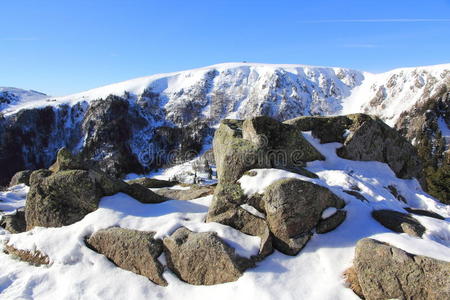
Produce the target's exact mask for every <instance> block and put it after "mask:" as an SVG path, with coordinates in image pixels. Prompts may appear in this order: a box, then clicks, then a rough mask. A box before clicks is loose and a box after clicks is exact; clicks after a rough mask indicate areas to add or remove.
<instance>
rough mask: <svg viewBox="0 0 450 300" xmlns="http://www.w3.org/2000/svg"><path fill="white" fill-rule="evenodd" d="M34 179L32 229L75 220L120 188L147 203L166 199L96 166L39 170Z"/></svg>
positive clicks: (29, 216) (30, 200)
mask: <svg viewBox="0 0 450 300" xmlns="http://www.w3.org/2000/svg"><path fill="white" fill-rule="evenodd" d="M30 182H31V187H30V191H29V193H28V195H27V201H26V209H25V212H26V213H25V217H26V223H27V229H28V230H29V229H31V228H33V227H35V226H43V227H59V226H64V225H69V224H72V223H75V222H77V221H79V220H81V219H82V218H83V217H84V216H85V215H87V214H88V213H90V212H93V211H95V210H96V209H97V207H98V203H99V201H100V198H101V197H103V196H109V195H113V194H116V193H119V192H124V193H127V194H129V195H130V196H132V197H134V198H135V199H137V200H138V201H141V202H143V203H159V202H162V201H165V200H166V199H165V198H163V197H161V196H159V195H156V194H155V193H153V192H152V191H150V190H148V189H146V188H144V187H143V186H141V185H128V184H127V183H125V182H124V181H121V180H118V179H114V178H112V177H109V176H108V175H106V174H104V173H102V172H100V171H95V170H88V171H86V170H65V171H59V172H56V173H53V174H52V175H49V171H46V170H38V171H35V172H33V173H32V175H31V179H30Z"/></svg>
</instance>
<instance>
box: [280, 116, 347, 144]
mask: <svg viewBox="0 0 450 300" xmlns="http://www.w3.org/2000/svg"><path fill="white" fill-rule="evenodd" d="M284 123H286V124H290V125H293V126H295V127H296V128H297V129H298V130H300V131H311V133H312V136H313V137H314V138H318V139H319V140H320V142H321V143H322V144H325V143H333V142H337V143H344V142H345V139H346V136H345V132H346V130H348V129H349V128H350V126H351V125H352V120H351V118H349V117H347V116H336V117H319V116H314V117H310V116H301V117H298V118H295V119H291V120H288V121H285V122H284Z"/></svg>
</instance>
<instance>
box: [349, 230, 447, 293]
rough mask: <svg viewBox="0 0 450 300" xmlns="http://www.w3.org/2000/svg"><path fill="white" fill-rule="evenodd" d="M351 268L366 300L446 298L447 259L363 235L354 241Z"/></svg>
mask: <svg viewBox="0 0 450 300" xmlns="http://www.w3.org/2000/svg"><path fill="white" fill-rule="evenodd" d="M354 268H355V271H356V275H357V279H358V284H359V286H360V287H361V290H362V293H363V295H364V298H365V299H367V300H372V299H374V300H375V299H394V298H395V299H436V300H437V299H449V298H450V263H449V262H445V261H440V260H436V259H433V258H430V257H425V256H420V255H413V254H411V253H408V252H405V251H404V250H401V249H399V248H396V247H393V246H390V245H388V244H385V243H382V242H378V241H375V240H372V239H363V240H360V241H359V242H358V243H357V245H356V250H355V259H354Z"/></svg>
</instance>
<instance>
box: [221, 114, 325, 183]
mask: <svg viewBox="0 0 450 300" xmlns="http://www.w3.org/2000/svg"><path fill="white" fill-rule="evenodd" d="M213 148H214V157H215V160H216V168H217V176H218V178H219V181H220V183H233V182H236V181H237V180H238V179H239V178H240V177H241V176H242V175H243V174H244V172H245V171H247V170H250V169H253V168H283V167H291V168H292V167H303V166H304V165H305V163H306V162H308V161H313V160H321V159H324V157H323V155H322V154H320V153H319V152H318V151H317V150H316V149H315V148H314V147H313V146H311V144H309V142H308V141H307V140H306V139H305V138H304V137H303V136H302V134H301V132H300V131H299V130H297V129H296V128H295V127H294V126H291V125H287V124H283V123H280V122H278V121H276V120H274V119H271V118H268V117H255V118H252V119H247V120H245V121H240V120H224V121H223V122H222V123H221V125H220V127H219V129H218V130H217V131H216V133H215V135H214V141H213Z"/></svg>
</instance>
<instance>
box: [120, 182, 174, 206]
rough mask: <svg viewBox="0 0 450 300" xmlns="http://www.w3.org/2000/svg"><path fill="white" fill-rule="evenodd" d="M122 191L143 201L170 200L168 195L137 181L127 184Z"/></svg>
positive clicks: (159, 201) (157, 201)
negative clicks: (160, 193)
mask: <svg viewBox="0 0 450 300" xmlns="http://www.w3.org/2000/svg"><path fill="white" fill-rule="evenodd" d="M121 192H123V193H126V194H128V195H130V196H131V197H133V198H134V199H136V200H138V201H139V202H142V203H161V202H164V201H166V200H168V199H167V198H166V197H164V196H161V195H159V194H157V193H155V192H152V191H150V190H149V189H147V188H145V187H143V186H142V185H140V184H137V183H133V184H128V185H126V186H125V187H124V189H123V190H121Z"/></svg>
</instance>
